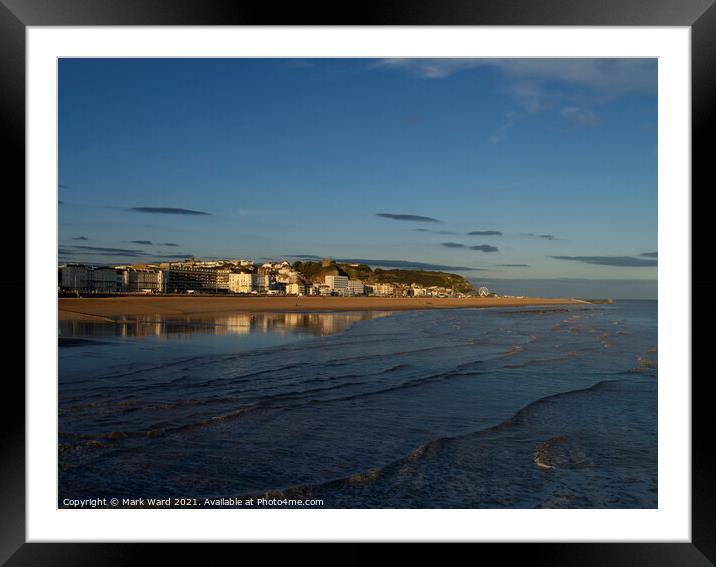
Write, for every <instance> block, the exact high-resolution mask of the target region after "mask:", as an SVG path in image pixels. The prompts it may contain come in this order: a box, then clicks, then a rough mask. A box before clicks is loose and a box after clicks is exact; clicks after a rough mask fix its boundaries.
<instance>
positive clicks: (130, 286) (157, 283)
mask: <svg viewBox="0 0 716 567" xmlns="http://www.w3.org/2000/svg"><path fill="white" fill-rule="evenodd" d="M127 290H128V291H151V292H152V293H161V292H163V291H164V273H163V272H162V271H161V270H129V271H128V274H127Z"/></svg>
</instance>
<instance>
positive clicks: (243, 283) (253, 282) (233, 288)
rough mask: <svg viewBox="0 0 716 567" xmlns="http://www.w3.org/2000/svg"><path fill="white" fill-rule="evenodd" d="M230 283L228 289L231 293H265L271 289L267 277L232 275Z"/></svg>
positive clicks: (247, 274)
mask: <svg viewBox="0 0 716 567" xmlns="http://www.w3.org/2000/svg"><path fill="white" fill-rule="evenodd" d="M228 281H229V283H228V286H229V287H228V289H229V291H230V292H231V293H265V292H267V291H268V288H269V277H268V276H267V275H261V274H249V273H245V272H240V273H231V274H229V280H228Z"/></svg>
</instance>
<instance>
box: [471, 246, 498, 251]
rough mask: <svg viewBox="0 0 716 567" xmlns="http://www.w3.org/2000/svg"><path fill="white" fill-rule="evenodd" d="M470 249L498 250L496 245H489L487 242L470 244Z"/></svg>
mask: <svg viewBox="0 0 716 567" xmlns="http://www.w3.org/2000/svg"><path fill="white" fill-rule="evenodd" d="M470 250H477V251H479V252H498V249H497V246H490V245H489V244H479V245H477V246H470Z"/></svg>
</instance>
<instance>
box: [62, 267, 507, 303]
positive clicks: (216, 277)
mask: <svg viewBox="0 0 716 567" xmlns="http://www.w3.org/2000/svg"><path fill="white" fill-rule="evenodd" d="M324 264H325V266H328V265H330V263H328V264H326V263H325V262H324ZM325 266H324V267H325ZM314 279H317V278H314ZM57 285H58V289H59V290H60V291H71V292H76V293H79V292H83V293H144V294H155V293H170V294H173V293H179V294H184V293H204V294H230V293H235V294H252V295H292V296H299V295H314V296H343V297H355V296H362V295H373V296H378V297H464V296H465V294H463V293H456V292H455V290H454V289H451V288H447V287H443V286H424V285H421V284H418V283H412V284H404V283H398V282H392V283H364V282H363V281H361V280H358V279H350V278H349V277H348V276H343V275H326V276H324V277H323V281H322V282H313V281H311V279H310V278H308V277H304V275H303V274H302V273H300V272H299V271H297V270H296V269H294V268H293V266H291V264H290V263H289V262H288V261H286V260H284V261H281V262H266V263H264V264H262V265H261V266H258V267H255V266H254V264H253V262H252V261H251V260H245V259H239V260H200V261H198V260H195V259H193V258H189V259H187V260H183V261H177V262H162V263H157V264H127V265H120V266H90V265H84V264H78V263H71V264H65V265H61V266H58V280H57ZM486 293H488V291H487V288H480V291H479V294H480V295H485V294H486ZM468 295H469V294H468ZM489 295H494V292H489Z"/></svg>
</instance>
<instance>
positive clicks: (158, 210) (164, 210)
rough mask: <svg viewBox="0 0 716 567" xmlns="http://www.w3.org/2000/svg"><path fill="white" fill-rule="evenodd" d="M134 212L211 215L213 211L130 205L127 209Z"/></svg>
mask: <svg viewBox="0 0 716 567" xmlns="http://www.w3.org/2000/svg"><path fill="white" fill-rule="evenodd" d="M125 211H129V212H132V213H150V214H155V215H193V216H211V213H205V212H204V211H195V210H193V209H177V208H174V207H130V208H128V209H125Z"/></svg>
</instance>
